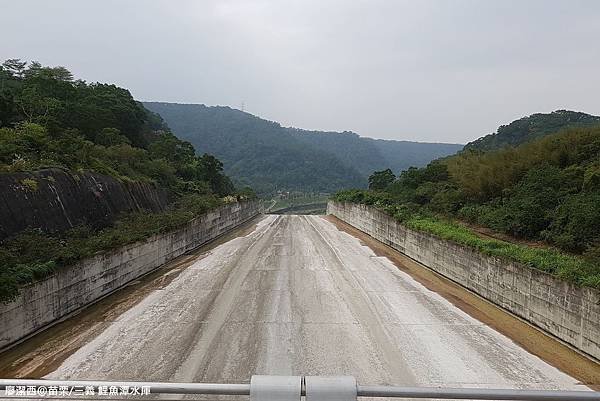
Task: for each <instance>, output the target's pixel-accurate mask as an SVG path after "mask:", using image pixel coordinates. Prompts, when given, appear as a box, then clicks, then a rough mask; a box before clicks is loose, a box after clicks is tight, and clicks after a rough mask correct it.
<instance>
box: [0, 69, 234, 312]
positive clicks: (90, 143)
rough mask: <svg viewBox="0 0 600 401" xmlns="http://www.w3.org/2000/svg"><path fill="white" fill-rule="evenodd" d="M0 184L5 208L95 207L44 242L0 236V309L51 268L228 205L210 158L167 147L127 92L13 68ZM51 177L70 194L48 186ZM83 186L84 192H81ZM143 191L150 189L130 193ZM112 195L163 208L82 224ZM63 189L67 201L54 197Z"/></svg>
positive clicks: (167, 140) (27, 234) (31, 236)
mask: <svg viewBox="0 0 600 401" xmlns="http://www.w3.org/2000/svg"><path fill="white" fill-rule="evenodd" d="M53 172H54V173H53ZM0 174H1V175H2V178H3V179H2V180H0V182H2V183H4V184H5V185H6V186H7V187H4V188H0V191H2V193H3V194H7V193H8V192H11V194H12V195H11V196H12V198H11V199H18V198H19V196H21V197H25V198H34V197H35V196H38V194H39V192H42V191H45V193H52V194H54V195H53V196H55V197H56V198H57V199H58V201H57V202H59V203H60V204H61V206H63V207H64V205H67V204H73V202H72V199H69V201H71V202H66V201H65V202H61V201H60V199H61V197H73V196H75V195H76V192H75V191H78V192H77V193H83V192H85V193H86V194H88V195H90V196H89V199H90V201H91V202H99V203H98V205H83V206H85V207H83V208H82V209H81V210H78V211H77V212H78V213H74V214H78V215H79V216H80V217H81V219H79V221H80V222H81V224H74V223H73V222H71V221H69V222H68V223H69V225H70V226H71V227H70V229H69V230H66V231H65V230H62V229H61V230H57V231H55V232H54V231H53V232H50V231H48V230H45V229H44V227H48V225H35V226H31V227H29V230H25V231H23V232H21V233H18V234H15V233H14V232H13V231H14V230H8V229H7V230H4V229H0V233H1V232H4V233H9V234H10V235H12V236H11V237H10V238H0V239H2V241H1V242H0V301H2V300H6V299H9V298H10V297H12V296H14V294H16V291H17V288H18V285H20V284H23V283H27V282H29V281H31V280H34V279H38V278H40V277H43V276H45V275H47V274H50V273H51V272H52V271H54V270H55V269H56V268H59V267H60V266H64V265H67V264H70V263H73V262H74V261H76V260H79V259H81V258H83V257H86V256H89V255H92V254H94V253H95V252H97V251H100V250H103V249H109V248H112V247H115V246H118V245H121V244H123V243H127V242H132V241H137V240H140V239H142V238H145V237H147V236H149V235H152V234H155V233H158V232H164V231H166V230H171V229H173V228H174V227H177V226H178V225H180V224H183V223H184V222H186V221H189V220H190V219H191V218H194V217H195V216H198V215H199V214H201V213H204V212H206V210H208V209H210V208H213V207H216V206H217V205H219V204H220V203H222V197H225V196H227V195H236V193H235V188H234V187H233V185H232V183H231V181H230V180H229V178H228V177H227V176H225V175H224V174H223V173H222V164H221V162H220V161H219V160H218V159H217V158H215V157H214V156H212V155H210V154H204V155H202V156H198V155H196V153H195V151H194V147H193V146H192V145H191V144H190V143H188V142H184V141H182V140H180V139H178V138H177V137H175V136H174V135H173V134H172V133H171V132H170V131H169V129H168V127H167V126H166V125H165V124H164V123H163V121H162V120H161V118H160V117H159V116H158V115H156V114H153V113H152V112H150V111H148V110H146V109H145V108H144V107H143V106H142V105H141V104H140V103H138V102H136V101H135V100H134V99H133V98H132V96H131V94H130V93H129V91H128V90H126V89H123V88H119V87H117V86H115V85H110V84H102V83H86V82H84V81H81V80H76V79H74V78H73V76H72V74H71V73H70V72H69V71H68V70H67V69H66V68H64V67H44V66H42V65H40V64H39V63H37V62H32V63H26V62H23V61H20V60H17V59H11V60H7V61H5V62H4V63H3V64H2V65H1V67H0ZM59 176H60V177H61V178H60V179H61V180H62V181H64V182H65V183H69V184H68V185H67V184H65V183H62V182H61V183H59V182H57V177H59ZM96 177H98V178H97V179H96ZM39 180H44V181H43V182H40V181H39ZM95 181H97V182H96V183H94V182H95ZM15 182H16V183H17V184H18V185H17V184H15ZM83 182H86V183H88V182H89V183H90V184H89V185H91V186H93V188H91V190H90V188H87V189H85V190H84V189H81V188H80V187H79V186H80V185H81V183H83ZM142 183H145V184H151V185H149V186H148V185H146V186H140V185H137V186H136V184H142ZM121 184H122V185H121ZM125 184H132V185H125ZM61 185H62V187H61ZM111 186H112V187H114V188H117V187H118V189H119V190H120V191H122V192H124V193H127V194H128V195H135V191H136V190H137V191H138V192H143V191H151V190H153V189H154V188H156V190H157V194H158V195H160V196H162V194H166V197H167V198H168V203H169V204H168V205H167V206H166V208H165V207H164V205H163V203H165V202H158V203H156V206H157V208H158V209H160V211H159V212H157V213H150V211H149V210H144V208H143V207H142V206H141V204H142V202H138V201H141V200H142V199H141V198H140V199H128V201H129V202H124V203H126V204H133V205H134V207H133V209H132V208H129V209H127V210H130V211H132V213H124V214H122V215H120V216H116V217H118V219H117V220H115V219H114V218H110V219H109V218H106V217H107V216H99V218H96V217H95V216H97V215H98V213H90V214H89V216H85V215H83V216H82V213H83V214H85V213H84V212H85V210H86V209H85V208H87V210H91V212H97V211H98V210H94V209H97V208H100V206H101V203H102V202H104V203H114V202H115V200H114V197H112V198H111V196H108V195H109V194H106V193H105V192H106V191H110V188H111ZM9 187H10V188H9ZM67 187H69V188H70V190H71V192H68V193H57V191H58V190H59V188H67ZM133 187H135V188H133ZM132 188H133V190H132ZM86 191H87V192H86ZM145 195H148V196H151V195H152V194H142V196H145ZM158 195H157V196H158ZM3 199H9V198H3ZM17 206H19V205H3V207H4V208H5V210H4V211H5V212H6V209H8V210H19V208H18V207H17ZM96 206H97V207H96ZM109 206H115V205H109ZM113 209H114V208H113ZM154 211H157V210H154ZM7 213H10V212H7ZM28 213H30V214H35V213H36V210H28ZM66 213H67V211H65V214H66ZM3 215H6V213H4V214H3ZM17 217H18V216H15V219H16V218H17ZM27 217H28V218H29V219H28V221H36V219H35V218H31V217H32V216H27ZM33 217H35V216H33ZM86 217H87V218H86ZM110 217H115V216H110ZM21 220H23V219H21ZM100 220H101V221H100ZM0 224H4V223H3V222H0ZM55 226H56V227H58V226H60V225H58V224H57V225H55ZM2 228H5V227H2ZM13 234H15V235H13Z"/></svg>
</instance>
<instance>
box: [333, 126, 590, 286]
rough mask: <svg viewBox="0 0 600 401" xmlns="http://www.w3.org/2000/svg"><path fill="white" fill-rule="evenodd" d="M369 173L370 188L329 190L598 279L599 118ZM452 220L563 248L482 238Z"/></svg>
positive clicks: (453, 235)
mask: <svg viewBox="0 0 600 401" xmlns="http://www.w3.org/2000/svg"><path fill="white" fill-rule="evenodd" d="M370 181H371V187H372V190H370V191H344V192H340V193H338V194H337V196H336V198H337V199H338V200H346V201H353V202H363V203H368V204H373V205H376V206H378V207H381V208H384V209H385V210H386V211H387V212H388V213H390V214H391V215H393V216H395V217H396V218H397V219H399V220H401V221H404V222H405V223H406V224H407V225H409V226H411V227H414V228H417V229H425V230H429V231H432V232H435V233H436V234H439V235H442V236H446V237H447V238H449V239H452V240H455V241H458V242H462V243H465V244H468V245H471V246H475V247H477V248H478V249H480V250H482V251H484V252H488V253H490V254H494V255H498V256H502V257H510V258H513V259H516V260H519V261H520V262H523V263H526V264H529V265H532V266H534V267H538V268H541V269H543V270H546V271H549V272H552V273H555V274H558V275H560V276H562V277H564V278H567V279H571V280H574V281H577V282H579V283H581V284H584V285H592V286H597V287H600V125H596V126H583V127H577V128H568V129H565V130H561V131H560V132H558V133H555V134H549V135H546V136H543V137H541V138H539V139H536V140H532V141H529V142H526V143H524V144H522V145H519V146H516V147H507V148H503V149H500V150H495V151H488V152H481V151H464V152H461V153H459V154H457V155H455V156H452V157H448V158H445V159H441V160H438V161H434V162H432V163H430V164H429V165H428V166H427V167H424V168H411V169H409V170H407V171H405V172H403V173H402V174H400V176H399V177H398V178H397V179H394V176H393V175H391V172H386V171H380V172H377V173H376V174H374V175H373V176H372V177H371V180H370ZM456 221H458V222H463V223H464V222H466V223H470V224H474V225H475V226H476V227H477V226H479V227H487V228H490V229H492V230H494V231H495V232H498V233H504V234H507V235H509V236H511V237H513V238H516V239H517V240H518V239H522V240H527V241H537V242H541V243H545V244H546V246H550V247H555V248H558V249H560V250H561V251H562V253H561V252H558V251H556V250H552V249H545V246H542V247H541V248H540V249H538V248H529V247H525V248H519V247H518V246H516V245H511V244H507V243H503V242H501V241H495V240H494V241H486V240H483V239H481V238H479V237H478V236H477V235H474V234H473V232H471V231H469V229H468V228H467V227H465V226H464V225H462V223H458V224H456V223H455V222H456ZM571 254H579V255H583V257H582V258H580V257H577V256H570V255H571Z"/></svg>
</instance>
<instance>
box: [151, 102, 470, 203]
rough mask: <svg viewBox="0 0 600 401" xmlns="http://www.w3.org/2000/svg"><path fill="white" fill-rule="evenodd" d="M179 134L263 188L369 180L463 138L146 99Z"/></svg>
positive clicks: (244, 181)
mask: <svg viewBox="0 0 600 401" xmlns="http://www.w3.org/2000/svg"><path fill="white" fill-rule="evenodd" d="M144 105H145V106H146V107H147V108H149V109H150V110H152V111H154V112H156V113H159V114H160V115H161V116H162V117H163V118H164V119H165V120H166V121H167V123H168V124H169V126H170V127H171V128H172V129H173V132H174V133H175V134H176V135H177V136H178V137H180V138H182V139H185V140H188V141H190V142H191V143H192V144H193V145H194V146H195V147H196V149H197V150H198V151H199V152H209V153H212V154H214V155H216V156H217V157H219V158H220V159H221V160H223V163H224V167H225V171H226V172H227V174H228V175H230V176H231V177H232V179H233V180H234V181H235V182H236V183H239V184H241V185H250V186H252V187H253V188H254V189H255V190H256V191H257V192H260V193H263V194H272V193H275V192H277V191H278V190H281V191H302V192H334V191H336V190H339V189H341V188H348V187H363V188H364V187H366V186H367V179H368V176H369V174H370V173H371V172H372V171H373V170H377V169H383V168H387V167H390V168H391V169H392V170H393V171H394V172H396V173H398V172H400V171H402V170H404V169H407V168H409V167H410V166H424V165H426V164H427V163H429V162H430V161H431V160H433V159H436V158H439V157H442V156H446V155H450V154H454V153H456V152H457V151H458V150H460V149H462V145H456V144H437V143H418V142H407V141H388V140H375V139H370V138H362V137H359V136H358V135H357V134H355V133H352V132H322V131H306V130H300V129H295V128H285V127H282V126H281V125H280V124H278V123H276V122H272V121H267V120H263V119H261V118H258V117H256V116H253V115H251V114H248V113H244V112H242V111H239V110H234V109H231V108H229V107H207V106H204V105H201V104H175V103H156V102H145V103H144Z"/></svg>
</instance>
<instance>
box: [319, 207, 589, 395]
mask: <svg viewBox="0 0 600 401" xmlns="http://www.w3.org/2000/svg"><path fill="white" fill-rule="evenodd" d="M323 218H325V219H327V220H328V221H330V222H331V223H333V224H334V225H335V226H336V227H337V228H338V229H339V230H340V231H344V232H346V233H348V234H350V235H352V236H354V237H356V238H358V239H359V240H360V241H361V243H363V244H364V245H366V246H368V247H369V248H371V249H372V250H373V252H375V254H377V255H378V256H384V257H386V258H388V259H389V260H390V261H391V262H393V263H394V264H395V265H396V266H397V267H398V268H399V269H400V270H402V271H404V272H406V273H408V274H410V275H411V277H413V278H414V279H415V280H417V281H418V282H419V283H421V284H423V285H424V286H425V287H426V288H427V289H429V290H431V291H435V292H436V293H438V294H440V295H441V296H443V297H444V298H446V299H447V300H448V301H450V302H451V303H452V304H453V305H455V306H456V307H458V308H460V309H461V310H463V311H464V312H466V313H468V314H469V315H470V316H472V317H474V318H475V319H477V320H479V321H480V322H482V323H485V324H486V325H488V326H490V327H492V328H493V329H494V330H496V331H498V332H500V333H502V334H504V335H505V336H507V337H508V338H510V339H511V340H513V341H514V342H515V343H517V344H518V345H520V346H521V347H522V348H524V349H525V350H527V351H528V352H530V353H532V354H533V355H536V356H537V357H539V358H541V359H542V360H544V361H545V362H547V363H549V364H550V365H552V366H554V367H556V368H557V369H559V370H561V371H562V372H564V373H566V374H568V375H570V376H572V377H574V378H575V379H577V380H579V381H580V382H581V383H582V384H585V385H587V386H589V387H590V388H592V389H594V390H600V364H598V363H596V362H595V361H594V360H592V359H590V358H588V357H586V356H584V355H582V354H580V353H578V352H577V351H575V350H573V349H572V348H570V347H569V346H567V345H565V344H563V343H562V342H560V341H559V340H557V339H555V338H553V337H551V336H549V335H547V334H545V333H543V332H542V331H540V330H539V329H537V328H535V327H533V326H532V325H530V324H529V323H526V322H525V321H523V320H521V319H520V318H518V317H516V316H514V315H512V314H510V313H509V312H507V311H505V310H503V309H501V308H499V307H497V306H496V305H494V304H492V303H491V302H489V301H487V300H485V299H483V298H481V297H480V296H478V295H476V294H475V293H473V292H471V291H469V290H467V289H466V288H464V287H462V286H460V285H459V284H457V283H455V282H453V281H451V280H449V279H447V278H445V277H443V276H441V275H440V274H438V273H435V272H434V271H432V270H430V269H429V268H427V267H426V266H424V265H422V264H420V263H418V262H416V261H414V260H413V259H411V258H409V257H407V256H406V255H404V254H402V253H400V252H398V251H396V250H395V249H393V248H391V247H389V246H387V245H385V244H383V243H381V242H379V241H377V240H376V239H374V238H373V237H371V236H369V235H368V234H365V233H364V232H362V231H360V230H358V229H356V228H354V227H353V226H351V225H349V224H347V223H345V222H343V221H342V220H340V219H338V218H336V217H334V216H331V215H329V216H325V217H323Z"/></svg>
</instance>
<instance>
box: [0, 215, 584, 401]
mask: <svg viewBox="0 0 600 401" xmlns="http://www.w3.org/2000/svg"><path fill="white" fill-rule="evenodd" d="M455 304H456V303H452V302H450V301H448V300H447V299H446V298H444V297H443V296H442V295H440V294H439V293H437V292H435V291H432V290H431V289H428V288H426V287H425V286H424V285H422V284H421V283H420V282H419V281H417V280H415V279H414V278H413V277H412V276H411V275H409V274H407V273H406V272H405V271H403V270H402V269H399V268H398V266H397V263H396V264H394V263H392V261H390V259H388V258H386V257H384V256H378V254H377V253H375V252H374V251H373V249H371V248H370V247H369V246H367V245H366V244H365V243H364V242H362V241H361V240H360V239H358V238H356V237H355V236H353V235H350V234H349V233H347V232H345V231H342V230H340V229H338V227H337V226H336V225H335V224H333V223H332V222H331V221H330V220H327V219H325V218H323V217H322V216H273V215H269V216H264V217H262V218H261V219H259V220H257V221H254V222H253V223H252V224H250V225H246V227H244V228H242V229H241V231H239V230H238V232H237V234H236V235H230V236H229V237H227V238H225V239H222V240H220V242H219V243H217V244H213V245H212V246H210V247H208V248H204V249H201V250H200V251H199V252H197V253H196V254H194V255H188V256H186V257H185V258H183V259H179V260H177V261H176V262H175V263H174V264H171V265H170V266H166V267H165V268H163V269H160V270H159V271H157V272H156V273H155V274H154V275H152V276H150V277H148V278H146V279H144V280H142V281H140V282H138V283H135V284H133V285H131V286H130V287H129V288H128V289H126V290H123V291H121V292H120V293H118V294H115V295H114V296H112V297H110V298H107V299H106V300H104V301H103V302H102V303H100V304H98V305H95V306H93V307H91V308H89V309H88V310H86V311H84V312H83V313H81V314H80V315H78V316H76V317H74V318H72V319H69V320H68V321H66V322H64V323H63V324H61V325H58V326H55V327H54V328H52V329H50V330H48V331H47V332H45V333H42V334H41V335H39V336H37V337H34V338H33V339H31V340H29V341H27V342H25V343H24V344H21V345H20V346H18V347H16V348H15V349H13V350H10V351H9V352H7V353H5V354H4V355H2V356H0V366H1V368H0V369H1V371H0V376H2V377H48V378H55V379H106V380H121V379H122V380H145V381H194V382H202V381H204V382H244V381H247V380H248V379H249V378H250V376H251V375H253V374H274V375H292V374H306V375H353V376H355V377H356V378H357V380H358V381H359V382H361V383H369V384H394V385H411V386H415V385H422V386H452V387H494V388H498V387H503V388H518V389H570V390H582V389H586V388H587V387H586V386H584V385H582V384H580V382H579V380H577V379H576V378H574V377H572V376H570V375H569V374H567V373H564V372H561V371H560V370H559V369H557V368H556V367H554V366H552V365H551V364H549V363H547V362H545V361H543V360H542V359H540V358H538V357H536V356H534V355H533V354H532V353H530V352H528V351H527V350H525V349H523V348H522V347H520V346H519V345H518V344H517V343H516V342H514V341H513V340H511V339H510V338H508V337H506V336H504V335H503V334H501V333H499V332H498V331H496V330H494V329H493V328H491V327H490V326H488V325H487V324H485V323H483V322H482V321H479V320H477V319H475V318H474V317H473V316H471V314H468V313H467V312H468V311H467V312H465V311H464V310H463V309H465V308H463V309H461V308H459V307H457V306H456V305H455ZM590 366H592V365H590ZM588 384H589V383H588Z"/></svg>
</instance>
